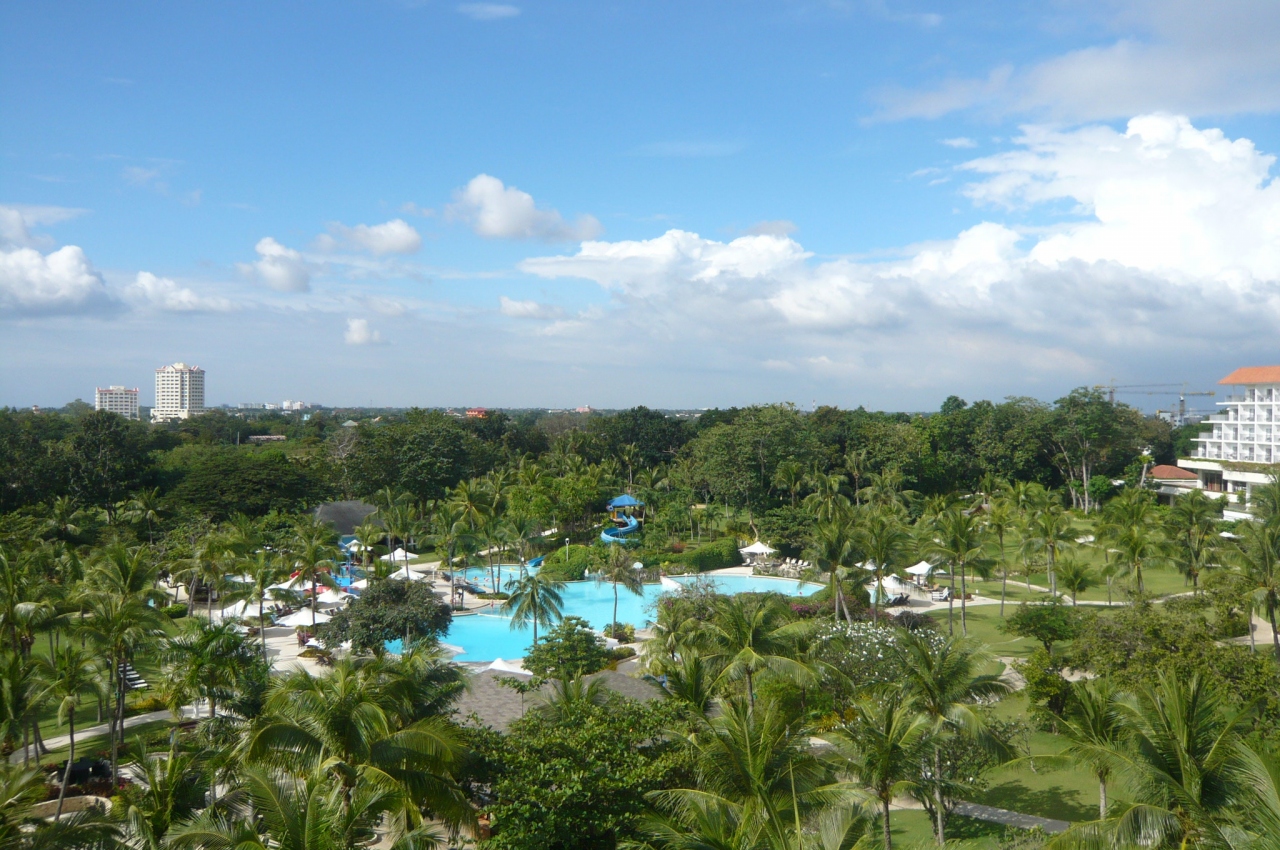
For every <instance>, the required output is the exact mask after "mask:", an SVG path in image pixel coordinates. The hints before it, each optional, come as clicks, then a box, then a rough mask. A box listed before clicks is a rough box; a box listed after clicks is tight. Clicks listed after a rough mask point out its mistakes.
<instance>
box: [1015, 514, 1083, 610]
mask: <svg viewBox="0 0 1280 850" xmlns="http://www.w3.org/2000/svg"><path fill="white" fill-rule="evenodd" d="M1024 544H1025V545H1026V546H1028V547H1031V549H1032V550H1033V551H1040V552H1044V553H1045V555H1046V557H1047V558H1048V566H1049V592H1050V593H1052V594H1054V595H1055V596H1056V595H1057V593H1058V577H1057V573H1056V567H1057V563H1058V556H1059V555H1060V554H1061V553H1062V551H1063V550H1064V549H1069V548H1070V547H1071V546H1073V545H1074V544H1075V533H1074V532H1073V531H1072V529H1071V515H1070V514H1068V513H1067V512H1066V511H1064V510H1063V509H1062V508H1061V507H1060V506H1059V505H1055V504H1048V505H1045V506H1044V507H1041V508H1039V509H1038V510H1036V511H1034V512H1033V513H1031V514H1030V515H1029V516H1028V517H1027V535H1026V539H1025V541H1024ZM1028 580H1029V579H1028Z"/></svg>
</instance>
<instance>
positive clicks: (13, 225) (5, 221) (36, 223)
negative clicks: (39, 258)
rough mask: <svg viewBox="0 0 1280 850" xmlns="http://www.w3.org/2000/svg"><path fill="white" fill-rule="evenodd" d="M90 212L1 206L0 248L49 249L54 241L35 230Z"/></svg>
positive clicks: (61, 208)
mask: <svg viewBox="0 0 1280 850" xmlns="http://www.w3.org/2000/svg"><path fill="white" fill-rule="evenodd" d="M87 212H88V210H83V209H76V208H73V207H53V206H31V205H27V204H7V205H0V248H48V247H51V246H52V245H53V240H52V239H50V238H49V237H47V236H43V235H39V234H33V233H32V232H31V231H32V229H33V228H36V227H41V226H44V225H50V224H59V223H60V222H64V221H70V220H71V219H73V218H77V217H79V216H82V215H84V214H85V213H87Z"/></svg>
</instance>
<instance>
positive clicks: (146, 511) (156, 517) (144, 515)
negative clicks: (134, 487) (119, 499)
mask: <svg viewBox="0 0 1280 850" xmlns="http://www.w3.org/2000/svg"><path fill="white" fill-rule="evenodd" d="M125 516H126V517H128V519H129V520H130V521H131V522H145V523H146V524H147V543H148V544H149V545H151V546H154V545H155V543H156V540H155V523H157V522H159V521H160V490H159V489H158V488H152V489H150V490H139V491H138V492H137V493H135V494H134V495H133V498H131V499H129V501H128V502H127V503H126V505H125Z"/></svg>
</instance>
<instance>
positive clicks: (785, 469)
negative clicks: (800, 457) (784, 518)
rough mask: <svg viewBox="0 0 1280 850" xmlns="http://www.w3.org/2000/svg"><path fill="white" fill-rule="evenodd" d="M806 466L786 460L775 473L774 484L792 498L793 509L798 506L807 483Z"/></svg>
mask: <svg viewBox="0 0 1280 850" xmlns="http://www.w3.org/2000/svg"><path fill="white" fill-rule="evenodd" d="M805 478H806V476H805V471H804V466H803V465H802V464H801V463H800V462H799V461H796V460H784V461H782V462H781V463H779V464H778V466H777V468H776V469H775V470H774V471H773V484H774V486H775V487H780V488H782V489H783V490H785V491H786V492H787V493H788V494H790V496H791V507H793V508H794V507H795V506H796V502H797V501H798V498H799V495H800V491H801V490H802V489H803V488H804V483H805Z"/></svg>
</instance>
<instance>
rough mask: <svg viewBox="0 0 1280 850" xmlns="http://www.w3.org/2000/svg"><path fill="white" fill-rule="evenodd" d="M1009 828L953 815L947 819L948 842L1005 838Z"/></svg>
mask: <svg viewBox="0 0 1280 850" xmlns="http://www.w3.org/2000/svg"><path fill="white" fill-rule="evenodd" d="M1006 830H1008V827H1007V826H1004V825H1003V824H999V823H991V822H990V821H985V820H978V819H977V818H967V817H965V816H964V815H952V816H951V817H949V818H947V840H948V841H950V840H952V839H964V838H991V837H994V838H1003V837H1004V834H1005V832H1006Z"/></svg>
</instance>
